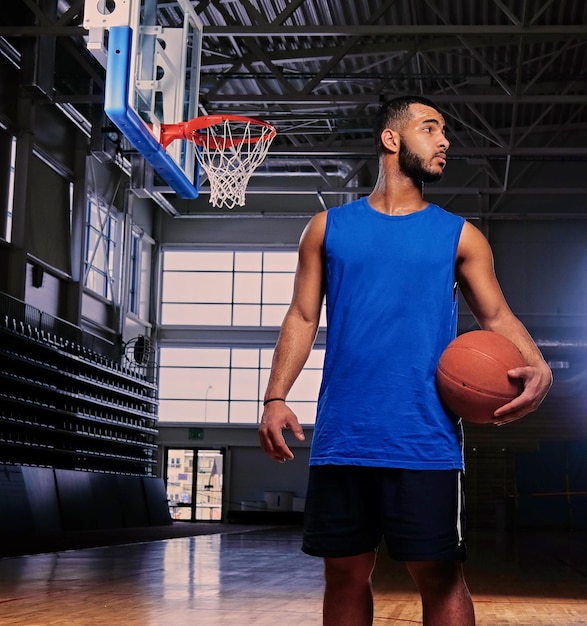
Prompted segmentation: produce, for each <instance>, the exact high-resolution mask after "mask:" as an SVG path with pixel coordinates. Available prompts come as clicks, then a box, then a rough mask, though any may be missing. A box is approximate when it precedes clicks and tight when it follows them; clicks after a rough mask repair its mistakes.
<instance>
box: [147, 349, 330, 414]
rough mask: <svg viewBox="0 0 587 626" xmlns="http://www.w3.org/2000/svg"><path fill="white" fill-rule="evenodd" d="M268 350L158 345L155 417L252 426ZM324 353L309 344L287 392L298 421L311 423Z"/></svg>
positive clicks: (263, 383)
mask: <svg viewBox="0 0 587 626" xmlns="http://www.w3.org/2000/svg"><path fill="white" fill-rule="evenodd" d="M272 356H273V350H272V349H265V348H261V349H259V348H253V349H250V348H165V347H163V348H161V351H160V360H159V365H160V370H159V376H160V384H159V419H160V420H162V421H166V422H184V423H185V422H194V423H217V424H218V423H221V424H227V423H228V424H256V423H257V422H258V421H259V418H260V417H261V414H262V412H263V404H262V402H261V400H262V398H263V393H264V391H265V387H266V386H267V380H268V378H269V370H270V368H271V358H272ZM323 359H324V351H323V350H321V349H318V348H315V349H314V350H313V351H312V353H311V355H310V358H309V359H308V362H307V363H306V367H305V368H304V370H303V371H302V373H301V375H300V377H299V378H298V380H297V381H296V383H295V384H294V386H293V387H292V389H291V391H290V393H289V395H288V405H289V406H290V408H291V409H292V410H293V411H294V412H295V413H296V415H297V416H298V419H299V420H300V422H301V423H304V424H313V423H314V421H315V410H316V399H317V397H318V390H319V387H320V380H321V376H322V362H323Z"/></svg>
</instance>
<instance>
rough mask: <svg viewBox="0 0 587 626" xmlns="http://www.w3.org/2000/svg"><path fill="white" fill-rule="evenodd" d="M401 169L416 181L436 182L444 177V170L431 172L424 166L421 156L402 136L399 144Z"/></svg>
mask: <svg viewBox="0 0 587 626" xmlns="http://www.w3.org/2000/svg"><path fill="white" fill-rule="evenodd" d="M398 158H399V169H400V171H401V172H403V173H404V174H405V175H406V176H407V177H408V178H411V179H412V180H413V181H414V182H415V183H418V184H420V183H435V182H437V181H439V180H440V179H441V178H442V174H443V172H442V171H441V172H440V173H437V172H431V171H430V170H428V169H426V168H425V167H424V163H423V160H422V158H421V157H419V156H418V155H417V154H416V153H415V152H412V151H411V150H410V148H408V145H407V144H406V141H405V139H404V138H403V137H402V140H401V142H400V146H399V154H398Z"/></svg>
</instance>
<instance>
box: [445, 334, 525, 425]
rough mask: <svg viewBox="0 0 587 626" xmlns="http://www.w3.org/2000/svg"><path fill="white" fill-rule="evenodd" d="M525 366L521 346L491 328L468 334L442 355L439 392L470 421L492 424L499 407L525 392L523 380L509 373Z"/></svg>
mask: <svg viewBox="0 0 587 626" xmlns="http://www.w3.org/2000/svg"><path fill="white" fill-rule="evenodd" d="M524 365H526V362H525V361H524V357H523V356H522V355H521V353H520V351H519V350H518V348H517V347H516V346H515V345H514V344H513V343H512V342H511V341H510V340H509V339H507V338H506V337H504V336H503V335H499V334H497V333H494V332H490V331H488V330H473V331H471V332H468V333H464V334H463V335H460V336H459V337H457V338H456V339H455V340H454V341H452V342H451V343H450V344H449V345H448V346H447V347H446V349H445V351H444V352H443V353H442V355H441V357H440V361H439V362H438V369H437V372H436V386H437V389H438V395H439V396H440V399H441V400H442V401H443V402H444V404H445V405H446V406H447V407H448V408H449V409H450V410H451V411H452V412H453V413H455V414H456V415H458V416H459V417H462V418H463V420H465V421H466V422H476V423H479V424H488V423H490V422H492V421H493V412H494V411H495V410H496V409H498V408H499V407H500V406H503V405H504V404H507V403H508V402H510V400H513V399H514V398H515V397H516V396H518V395H520V393H521V392H522V388H523V385H522V379H520V378H510V377H509V376H508V375H507V372H508V370H510V369H513V368H514V367H523V366H524Z"/></svg>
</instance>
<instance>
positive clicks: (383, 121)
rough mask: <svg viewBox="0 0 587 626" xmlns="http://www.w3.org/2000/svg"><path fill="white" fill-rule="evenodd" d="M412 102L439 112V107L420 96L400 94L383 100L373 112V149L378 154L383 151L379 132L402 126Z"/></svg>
mask: <svg viewBox="0 0 587 626" xmlns="http://www.w3.org/2000/svg"><path fill="white" fill-rule="evenodd" d="M412 104H423V105H424V106H427V107H431V108H433V109H435V110H436V111H438V112H439V113H441V111H440V109H439V108H438V107H437V106H436V105H435V104H434V103H433V102H431V101H430V100H428V98H423V97H422V96H400V97H398V98H393V99H392V100H388V101H387V102H384V103H383V104H382V105H381V106H380V107H379V109H378V111H377V113H376V114H375V124H374V125H373V139H374V140H375V149H376V151H377V154H378V155H380V154H381V153H382V152H383V144H382V142H381V133H382V132H383V131H384V130H385V129H386V128H393V127H394V126H395V127H397V126H398V125H399V126H400V127H403V125H404V124H405V123H406V122H407V113H408V109H409V108H410V105H412Z"/></svg>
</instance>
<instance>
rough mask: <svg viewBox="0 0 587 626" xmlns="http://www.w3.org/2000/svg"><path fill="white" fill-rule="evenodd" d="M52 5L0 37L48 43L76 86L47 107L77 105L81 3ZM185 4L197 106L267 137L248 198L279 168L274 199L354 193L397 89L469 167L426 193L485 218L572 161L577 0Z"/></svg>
mask: <svg viewBox="0 0 587 626" xmlns="http://www.w3.org/2000/svg"><path fill="white" fill-rule="evenodd" d="M55 1H56V2H57V6H58V10H57V18H52V19H51V18H49V16H48V15H47V14H46V12H44V11H43V10H42V8H41V6H42V5H40V4H37V3H36V2H35V1H34V0H18V2H16V3H15V4H19V3H20V4H22V5H23V7H26V9H27V11H28V19H25V20H22V19H21V23H17V22H14V21H12V22H11V21H10V19H7V18H6V16H5V17H4V18H3V20H2V21H0V37H4V38H6V39H7V40H8V41H10V42H12V43H14V42H15V40H17V39H18V38H20V37H29V36H46V35H52V36H55V37H58V38H59V42H60V43H61V44H62V45H63V46H66V50H67V53H68V54H69V55H70V56H71V57H73V59H74V61H75V63H76V64H77V66H78V68H80V69H81V70H82V73H83V76H80V80H79V81H78V82H77V84H76V83H75V82H74V81H72V80H71V77H69V76H68V80H67V81H61V82H60V81H59V79H58V77H57V79H56V82H55V84H56V92H55V96H54V100H55V102H59V103H68V104H69V105H70V106H72V107H78V108H79V109H80V111H84V110H85V109H84V107H86V108H87V107H89V105H91V103H93V102H96V101H100V98H101V97H102V96H103V91H102V90H103V74H102V71H101V68H99V67H97V65H96V63H95V61H94V59H93V58H92V57H91V55H89V54H87V51H86V50H85V47H84V46H85V41H84V37H85V36H86V34H87V31H86V30H84V29H83V28H82V27H81V26H80V24H81V19H82V18H81V14H82V11H83V0H55ZM371 5H373V6H371ZM193 6H194V9H195V11H196V13H197V14H198V16H199V17H200V19H201V20H202V22H203V24H204V38H203V56H202V67H201V70H202V72H201V79H200V107H201V111H200V112H201V113H202V114H213V113H217V112H231V113H235V114H240V115H246V116H252V117H259V118H262V119H266V120H268V121H270V122H271V123H273V124H274V125H275V126H276V127H277V130H278V136H277V138H276V140H275V141H274V143H273V145H272V148H271V151H270V153H269V156H268V158H267V160H266V162H265V163H264V164H263V166H262V168H260V170H259V173H258V174H257V175H255V176H254V177H253V179H252V181H251V183H250V185H249V191H248V193H251V194H254V193H268V192H269V191H271V192H273V191H274V190H273V189H272V184H271V181H270V180H266V179H267V178H270V177H272V176H283V175H284V174H286V173H287V172H288V171H289V172H291V171H295V172H297V175H296V176H295V180H294V181H293V183H295V184H293V183H292V185H291V189H287V188H284V186H283V185H281V184H280V185H276V187H278V188H279V189H278V190H277V189H276V190H275V192H286V193H316V192H317V189H318V188H319V190H320V194H329V193H353V194H357V193H365V192H368V190H369V185H370V184H371V183H372V180H371V179H372V172H373V167H374V165H373V161H374V159H375V157H374V150H373V140H372V137H371V119H372V116H373V113H374V111H375V110H376V108H377V106H378V105H379V104H380V102H381V101H382V100H384V99H386V98H389V97H393V96H394V95H398V94H408V93H420V94H423V95H426V96H428V97H430V98H431V99H432V100H434V101H435V102H436V103H437V104H438V105H439V106H440V107H441V108H442V109H443V111H444V112H445V115H446V118H447V124H448V131H449V136H450V139H451V143H452V146H451V149H450V152H449V156H450V157H451V158H453V159H456V160H468V162H469V163H471V164H475V165H476V166H477V169H476V170H475V171H471V173H470V175H468V176H465V177H464V178H463V180H462V183H461V184H460V185H458V186H456V187H455V186H454V185H453V184H452V183H451V182H449V181H446V182H445V183H441V184H440V185H438V186H437V187H436V188H435V193H438V194H442V195H444V196H446V197H448V198H452V197H453V196H454V197H456V196H458V195H459V194H461V195H462V194H465V195H469V194H473V193H477V194H486V195H488V196H489V197H490V200H489V208H488V211H489V213H490V214H491V215H496V214H497V213H498V212H499V211H500V209H501V207H502V206H503V204H504V199H505V198H506V197H507V196H508V195H509V196H511V195H516V194H530V195H532V194H534V195H538V194H544V193H545V191H548V189H547V190H545V189H544V187H543V186H542V184H540V186H538V185H537V184H536V181H537V180H540V178H539V177H538V176H536V168H537V167H538V166H539V165H540V164H543V163H544V162H553V163H554V162H559V161H569V162H576V161H587V141H585V138H586V137H587V106H586V105H587V89H586V86H587V85H586V76H587V5H586V3H585V2H584V0H556V2H555V1H554V0H508V2H507V3H506V2H505V0H479V1H478V2H475V3H471V2H469V1H468V0H457V1H455V0H385V1H381V2H371V1H370V0H359V1H358V2H353V3H346V2H330V1H327V0H291V1H289V2H284V1H283V0H200V1H194V2H193ZM159 7H160V8H159V12H160V17H161V19H162V20H163V23H169V24H171V25H173V24H176V23H177V20H178V19H179V16H178V14H177V10H176V8H175V5H174V3H173V2H171V1H170V2H161V3H160V5H159ZM21 9H22V7H21ZM5 12H6V13H7V14H8V16H9V15H10V13H11V10H10V9H5ZM22 13H23V12H22V10H21V11H20V15H21V16H22ZM15 45H16V44H15ZM56 71H57V73H59V68H56ZM88 79H89V80H88ZM76 87H77V88H76ZM580 138H582V139H580ZM264 179H265V180H264ZM524 184H526V185H528V186H527V187H524V186H523V185H524ZM552 191H554V190H552ZM559 193H562V194H564V195H567V196H571V195H583V194H584V193H585V189H584V187H583V186H577V187H571V188H565V189H564V190H559Z"/></svg>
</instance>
